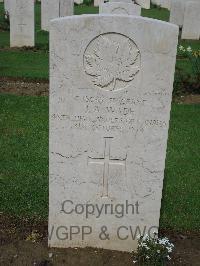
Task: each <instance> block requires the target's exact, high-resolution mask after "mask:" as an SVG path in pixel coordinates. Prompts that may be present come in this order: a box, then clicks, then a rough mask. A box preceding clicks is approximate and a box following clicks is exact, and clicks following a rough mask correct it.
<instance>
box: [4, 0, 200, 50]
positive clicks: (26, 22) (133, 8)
mask: <svg viewBox="0 0 200 266" xmlns="http://www.w3.org/2000/svg"><path fill="white" fill-rule="evenodd" d="M115 1H116V0H115ZM6 3H9V2H5V9H6V8H7V9H8V6H6ZM99 12H100V13H110V14H126V15H140V13H141V7H140V6H139V5H135V4H133V2H132V1H131V0H126V2H109V3H102V4H101V5H100V8H99ZM73 13H74V3H73V1H72V0H58V1H55V0H42V1H41V28H42V29H43V30H46V31H48V30H49V23H50V20H51V19H54V18H57V17H64V16H70V15H73ZM9 14H10V46H11V47H21V46H34V45H35V33H34V32H35V22H34V0H27V1H26V0H13V1H12V9H11V7H9ZM170 22H172V23H174V24H177V25H179V26H182V25H183V29H182V38H184V39H199V38H200V2H197V1H196V0H195V1H189V2H187V3H185V4H184V3H183V2H182V0H172V6H171V12H170Z"/></svg>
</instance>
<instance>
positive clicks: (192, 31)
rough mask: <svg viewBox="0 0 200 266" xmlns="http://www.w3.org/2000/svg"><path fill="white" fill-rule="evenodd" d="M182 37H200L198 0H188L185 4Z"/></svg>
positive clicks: (199, 6)
mask: <svg viewBox="0 0 200 266" xmlns="http://www.w3.org/2000/svg"><path fill="white" fill-rule="evenodd" d="M181 38H182V39H193V40H199V39H200V2H197V1H191V2H190V1H189V2H188V3H186V5H185V12H184V21H183V30H182V37H181Z"/></svg>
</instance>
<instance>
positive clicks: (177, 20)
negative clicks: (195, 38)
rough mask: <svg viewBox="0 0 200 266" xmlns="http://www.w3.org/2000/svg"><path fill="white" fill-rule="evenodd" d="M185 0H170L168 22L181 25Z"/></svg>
mask: <svg viewBox="0 0 200 266" xmlns="http://www.w3.org/2000/svg"><path fill="white" fill-rule="evenodd" d="M184 10H185V0H171V10H170V19H169V21H170V23H173V24H176V25H178V26H179V27H182V26H183V19H184Z"/></svg>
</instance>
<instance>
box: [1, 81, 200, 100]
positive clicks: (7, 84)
mask: <svg viewBox="0 0 200 266" xmlns="http://www.w3.org/2000/svg"><path fill="white" fill-rule="evenodd" d="M0 93H10V94H15V95H34V96H48V95H49V83H48V80H46V81H45V80H40V79H38V80H35V79H34V80H29V81H27V80H26V79H24V80H23V79H18V78H2V77H0ZM174 101H175V102H177V103H183V104H200V94H194V95H193V94H189V95H183V96H179V97H176V98H175V99H174Z"/></svg>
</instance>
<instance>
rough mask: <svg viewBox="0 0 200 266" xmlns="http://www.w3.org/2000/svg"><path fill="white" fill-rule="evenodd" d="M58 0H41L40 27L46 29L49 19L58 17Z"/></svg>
mask: <svg viewBox="0 0 200 266" xmlns="http://www.w3.org/2000/svg"><path fill="white" fill-rule="evenodd" d="M59 11H60V9H59V1H55V0H41V28H42V29H43V30H46V31H48V30H49V25H50V21H51V20H52V19H54V18H58V17H59Z"/></svg>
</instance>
